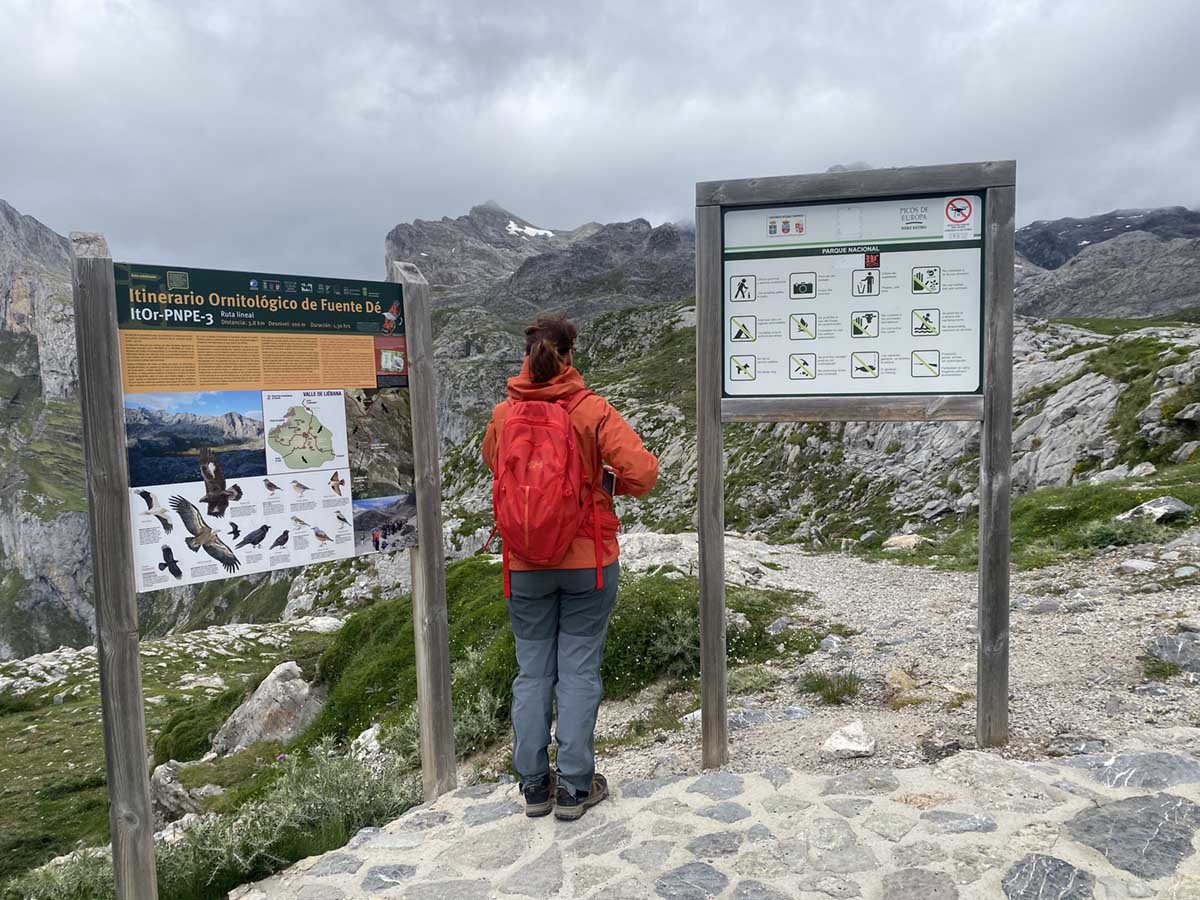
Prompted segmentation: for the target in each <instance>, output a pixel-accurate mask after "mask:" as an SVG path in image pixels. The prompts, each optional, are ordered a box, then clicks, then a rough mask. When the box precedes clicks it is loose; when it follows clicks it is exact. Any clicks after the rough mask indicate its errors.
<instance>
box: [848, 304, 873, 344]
mask: <svg viewBox="0 0 1200 900" xmlns="http://www.w3.org/2000/svg"><path fill="white" fill-rule="evenodd" d="M850 337H856V338H874V337H879V312H878V311H877V310H868V311H863V312H852V313H850Z"/></svg>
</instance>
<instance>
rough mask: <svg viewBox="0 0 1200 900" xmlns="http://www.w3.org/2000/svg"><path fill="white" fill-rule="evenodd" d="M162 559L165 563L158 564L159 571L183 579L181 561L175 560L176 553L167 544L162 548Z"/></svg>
mask: <svg viewBox="0 0 1200 900" xmlns="http://www.w3.org/2000/svg"><path fill="white" fill-rule="evenodd" d="M162 557H163V561H162V562H160V563H159V564H158V571H160V572H162V571H164V570H166V571H168V572H170V573H171V574H172V575H174V576H175V577H176V578H182V577H183V571H182V570H181V569H180V568H179V560H177V559H176V558H175V554H174V552H173V551H172V550H171V548H170V546H169V545H167V544H163V546H162Z"/></svg>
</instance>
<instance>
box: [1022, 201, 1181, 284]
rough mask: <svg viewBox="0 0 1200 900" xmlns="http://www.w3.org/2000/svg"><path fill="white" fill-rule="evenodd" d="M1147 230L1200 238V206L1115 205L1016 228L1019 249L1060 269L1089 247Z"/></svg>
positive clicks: (1167, 236)
mask: <svg viewBox="0 0 1200 900" xmlns="http://www.w3.org/2000/svg"><path fill="white" fill-rule="evenodd" d="M1136 232H1144V233H1146V234H1149V235H1152V236H1153V237H1155V238H1158V239H1159V240H1162V241H1171V240H1178V239H1191V240H1195V239H1200V210H1194V209H1188V208H1187V207H1185V206H1164V207H1161V208H1159V209H1114V210H1113V211H1112V212H1107V213H1103V214H1101V215H1098V216H1089V217H1087V218H1083V219H1074V218H1065V219H1054V220H1052V221H1038V222H1031V223H1030V224H1029V225H1026V226H1024V227H1022V228H1019V229H1017V234H1016V244H1017V250H1018V251H1019V252H1020V253H1021V254H1022V255H1023V256H1025V257H1026V258H1027V259H1028V260H1029V261H1030V262H1032V263H1034V264H1036V265H1038V266H1041V267H1042V268H1043V269H1057V268H1058V267H1059V266H1061V265H1063V264H1064V263H1066V262H1067V261H1068V260H1070V259H1073V258H1074V257H1076V256H1078V255H1079V254H1080V253H1082V252H1084V251H1085V250H1086V249H1087V248H1089V247H1094V246H1095V245H1097V244H1102V243H1104V242H1105V241H1110V240H1113V239H1114V238H1117V237H1120V236H1121V235H1123V234H1130V233H1136Z"/></svg>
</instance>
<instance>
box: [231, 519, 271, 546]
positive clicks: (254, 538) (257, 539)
mask: <svg viewBox="0 0 1200 900" xmlns="http://www.w3.org/2000/svg"><path fill="white" fill-rule="evenodd" d="M270 528H271V526H270V525H259V526H258V527H257V528H255V529H254V530H253V531H251V532H250V533H249V534H247V535H246V536H245V537H244V538H242V539H241V540H240V541H238V542H237V543H236V544H235V545H234V548H233V549H235V550H236V549H238V548H239V547H245V546H246V545H247V544H249V545H250V546H252V547H257V546H258V545H259V544H261V543H262V542H263V539H264V538H265V537H266V536H267V532H268V531H269V530H270Z"/></svg>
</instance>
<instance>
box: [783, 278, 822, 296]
mask: <svg viewBox="0 0 1200 900" xmlns="http://www.w3.org/2000/svg"><path fill="white" fill-rule="evenodd" d="M816 294H817V273H816V272H793V273H792V274H791V275H789V276H788V296H789V297H791V299H793V300H803V299H805V298H806V297H815V296H816Z"/></svg>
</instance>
